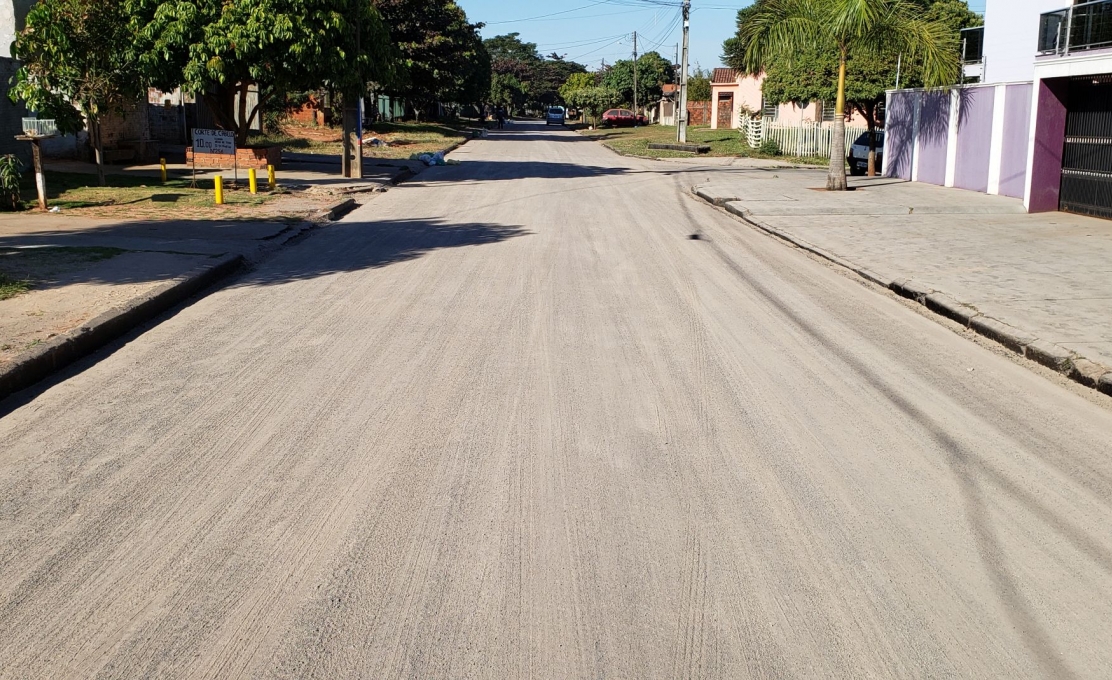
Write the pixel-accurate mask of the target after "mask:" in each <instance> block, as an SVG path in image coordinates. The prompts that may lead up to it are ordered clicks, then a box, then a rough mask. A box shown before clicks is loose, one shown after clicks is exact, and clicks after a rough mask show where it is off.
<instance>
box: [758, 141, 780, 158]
mask: <svg viewBox="0 0 1112 680" xmlns="http://www.w3.org/2000/svg"><path fill="white" fill-rule="evenodd" d="M757 151H758V152H760V153H762V154H764V155H766V156H779V155H780V154H781V153H782V152H781V151H780V142H778V141H776V140H775V139H766V140H764V141H763V142H761V145H760V146H758V147H757Z"/></svg>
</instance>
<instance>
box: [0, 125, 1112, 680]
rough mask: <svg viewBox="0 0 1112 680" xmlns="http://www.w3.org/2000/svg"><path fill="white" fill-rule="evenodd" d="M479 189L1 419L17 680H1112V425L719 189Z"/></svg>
mask: <svg viewBox="0 0 1112 680" xmlns="http://www.w3.org/2000/svg"><path fill="white" fill-rule="evenodd" d="M455 157H456V158H459V159H460V160H461V161H463V164H462V165H459V166H453V167H445V168H432V169H430V170H428V171H427V172H426V173H424V174H422V175H421V176H420V178H419V179H420V180H421V181H419V182H416V183H413V184H409V185H405V186H403V187H400V188H398V189H396V190H393V191H390V192H389V193H387V194H385V195H383V196H382V197H380V198H378V199H376V200H375V201H374V202H372V203H371V204H369V205H368V206H366V207H364V208H362V209H361V210H359V211H357V212H355V213H353V214H352V215H350V216H349V217H348V218H347V219H346V220H345V221H344V222H343V223H341V224H339V225H335V226H333V227H330V228H327V229H324V230H321V231H319V232H317V233H316V234H315V235H313V236H311V237H309V238H307V239H306V240H305V241H303V242H302V243H300V244H299V245H298V246H296V247H293V248H290V249H287V250H285V251H283V252H282V253H281V254H280V255H278V256H277V257H276V258H274V259H272V260H270V261H269V262H267V263H266V264H265V265H263V266H261V267H260V268H259V269H257V270H255V271H253V272H250V273H248V274H246V275H245V276H244V277H243V278H242V279H240V280H239V281H238V282H236V283H235V284H234V285H232V286H229V287H227V288H225V289H223V290H221V291H219V292H217V293H215V294H213V295H211V296H209V297H207V298H205V299H203V300H201V301H199V302H197V303H196V304H193V305H192V306H190V307H187V308H185V309H183V310H181V311H180V312H178V313H176V314H174V315H172V316H171V317H170V318H167V319H166V320H164V321H163V322H162V323H161V324H159V325H157V326H154V327H152V328H151V329H150V330H149V331H147V332H145V333H143V334H142V335H139V336H137V337H135V338H133V339H131V340H130V341H128V342H126V343H123V344H120V345H118V346H116V347H115V348H113V349H112V350H110V351H108V352H105V353H102V354H101V355H100V357H99V361H96V362H95V363H94V362H88V363H87V364H86V365H84V367H83V368H82V369H80V370H77V369H75V370H73V371H70V372H69V373H68V374H66V375H65V376H63V379H60V380H58V381H56V382H55V383H54V384H52V385H48V386H46V387H44V388H41V389H40V390H39V391H37V392H36V393H34V394H31V395H26V396H25V397H24V398H23V400H22V401H17V402H12V401H9V402H7V403H6V404H0V412H3V411H4V410H6V411H7V412H8V414H7V415H6V416H5V417H3V418H2V419H0V677H5V678H7V677H10V678H27V677H52V678H65V677H75V678H76V677H81V678H84V677H113V678H115V677H221V678H230V677H290V678H294V677H297V678H342V677H365V678H395V677H411V678H460V677H491V678H508V677H514V678H516V677H607V678H655V677H660V678H664V677H670V678H671V677H691V678H703V677H723V678H744V677H761V678H769V677H772V678H777V677H778V678H800V677H808V678H810V677H860V678H864V677H883V678H891V677H977V678H980V677H1008V678H1026V677H1058V678H1068V677H1101V676H1107V673H1108V669H1109V668H1112V645H1110V644H1109V640H1112V566H1110V565H1112V535H1110V533H1109V531H1108V527H1109V526H1112V523H1110V522H1112V503H1110V501H1112V443H1110V437H1109V433H1110V432H1112V411H1109V410H1108V409H1107V408H1106V407H1105V406H1106V404H1102V403H1100V402H1097V401H1092V400H1087V399H1085V398H1083V397H1081V396H1079V395H1078V394H1076V393H1074V392H1071V391H1069V390H1067V389H1064V388H1062V387H1061V386H1060V385H1058V384H1055V383H1054V382H1051V381H1049V380H1047V379H1046V378H1045V377H1043V376H1042V375H1040V374H1038V373H1036V372H1032V371H1030V370H1028V369H1027V368H1025V367H1024V366H1021V365H1018V364H1016V363H1015V362H1013V361H1011V360H1009V359H1007V358H1004V357H1002V356H999V355H997V354H995V353H993V352H991V351H989V350H987V349H985V348H984V347H981V346H979V345H977V344H975V343H972V342H969V341H967V340H966V339H964V338H962V337H959V336H958V335H957V334H955V333H954V332H953V331H951V330H949V329H948V328H947V327H945V326H944V325H942V324H939V323H936V322H934V321H932V320H930V319H928V318H925V317H924V316H922V315H921V314H918V313H916V312H914V311H912V310H910V309H909V308H908V307H907V306H905V305H904V304H902V303H900V302H899V301H897V300H894V299H891V298H889V297H886V296H884V295H881V294H878V293H877V292H876V291H874V290H870V289H868V288H867V287H866V286H864V285H863V284H861V283H859V282H858V281H856V280H854V279H852V278H850V277H847V276H844V275H843V274H841V273H839V272H837V271H835V270H833V269H831V268H828V267H826V266H823V265H821V264H819V263H817V262H815V261H813V260H811V259H809V258H808V257H806V256H805V255H803V254H802V253H800V252H799V251H796V250H793V249H790V248H788V247H786V246H785V245H784V244H782V243H781V242H778V241H775V240H773V239H771V238H769V237H767V236H764V235H761V234H759V233H757V232H755V231H753V230H751V229H749V228H748V227H745V226H743V225H741V224H739V223H738V222H736V221H734V220H733V219H731V218H730V217H728V216H726V215H724V214H723V213H722V212H720V211H718V210H716V209H714V208H712V207H710V206H707V205H705V204H702V203H699V202H697V201H696V200H695V199H692V198H690V197H689V196H688V195H687V192H686V190H687V187H689V186H690V185H692V184H696V183H699V182H703V181H705V180H706V178H705V174H701V173H703V171H701V170H700V169H699V167H698V166H694V165H691V164H667V163H652V162H647V161H638V160H634V159H623V158H619V157H618V156H616V155H613V154H612V153H610V152H609V151H607V150H605V149H604V148H602V147H601V146H599V145H597V144H596V143H594V142H591V141H588V140H586V139H583V138H581V137H578V136H576V135H575V134H573V133H569V132H561V131H556V130H543V128H530V127H528V126H514V130H512V131H509V132H507V133H505V134H502V135H498V134H495V135H492V136H491V137H490V138H489V139H486V140H482V141H477V142H473V143H471V144H468V145H467V146H465V147H463V149H461V150H460V152H459V153H458V154H457V155H456V156H455ZM752 181H753V182H760V181H761V180H760V178H759V175H758V176H754V177H753V178H752ZM696 229H699V230H701V235H702V238H701V239H699V240H692V239H690V238H688V237H689V235H690V234H691V233H693V232H694V231H695V230H696Z"/></svg>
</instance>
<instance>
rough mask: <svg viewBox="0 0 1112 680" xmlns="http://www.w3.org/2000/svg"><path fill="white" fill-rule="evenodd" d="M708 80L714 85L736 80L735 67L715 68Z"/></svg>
mask: <svg viewBox="0 0 1112 680" xmlns="http://www.w3.org/2000/svg"><path fill="white" fill-rule="evenodd" d="M710 82H711V83H714V84H716V85H722V84H725V83H736V82H737V69H733V68H716V69H714V74H713V75H711V77H710Z"/></svg>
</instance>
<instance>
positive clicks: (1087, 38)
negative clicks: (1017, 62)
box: [1038, 0, 1112, 54]
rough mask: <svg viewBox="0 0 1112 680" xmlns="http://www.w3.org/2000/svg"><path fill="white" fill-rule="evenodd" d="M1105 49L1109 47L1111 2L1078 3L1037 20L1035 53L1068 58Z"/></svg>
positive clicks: (1099, 0) (1095, 0)
mask: <svg viewBox="0 0 1112 680" xmlns="http://www.w3.org/2000/svg"><path fill="white" fill-rule="evenodd" d="M1109 46H1112V0H1093V1H1092V2H1082V3H1078V4H1076V5H1074V6H1073V7H1067V8H1066V9H1060V10H1057V11H1055V12H1047V13H1046V14H1043V15H1041V17H1040V18H1039V46H1038V50H1039V52H1040V53H1042V54H1068V53H1069V52H1071V51H1080V50H1091V49H1101V48H1105V47H1109Z"/></svg>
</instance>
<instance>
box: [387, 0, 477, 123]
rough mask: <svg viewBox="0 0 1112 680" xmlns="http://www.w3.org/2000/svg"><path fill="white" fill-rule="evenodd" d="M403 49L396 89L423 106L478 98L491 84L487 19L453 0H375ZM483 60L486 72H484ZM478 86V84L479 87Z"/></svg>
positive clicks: (423, 108) (430, 108)
mask: <svg viewBox="0 0 1112 680" xmlns="http://www.w3.org/2000/svg"><path fill="white" fill-rule="evenodd" d="M374 3H375V6H376V7H377V8H378V11H379V12H380V13H381V14H382V18H383V20H384V21H385V22H386V25H387V26H388V27H389V30H390V39H391V40H393V42H394V45H395V47H396V49H397V50H398V51H399V52H400V54H401V61H400V64H401V66H402V69H401V70H402V77H401V78H400V80H399V82H398V83H397V84H396V85H395V86H394V87H392V88H389V89H390V91H391V92H392V93H393V94H396V95H398V96H400V97H403V98H405V99H406V100H408V101H409V102H410V103H411V104H412V105H413V106H414V109H415V110H417V111H418V112H425V113H430V112H432V111H433V110H434V109H435V107H436V105H437V104H438V103H440V102H457V103H466V104H473V103H476V102H477V101H478V100H479V99H481V98H482V97H483V96H485V95H486V92H487V91H488V89H489V85H490V81H489V79H488V78H489V73H490V56H489V54H488V52H487V50H486V48H485V46H484V45H483V41H482V38H480V37H479V29H480V28H482V24H472V23H469V22H468V21H467V14H466V13H465V12H464V11H463V9H462V8H461V7H460V6H459V5H457V4H456V3H455V2H452V1H451V0H374ZM479 66H481V67H482V68H484V69H485V71H486V75H484V76H480V75H479V74H478V73H476V70H475V69H476V68H477V67H479ZM477 88H479V89H477Z"/></svg>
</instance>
